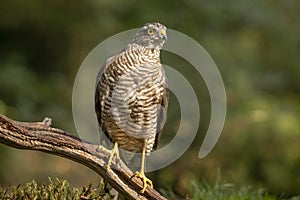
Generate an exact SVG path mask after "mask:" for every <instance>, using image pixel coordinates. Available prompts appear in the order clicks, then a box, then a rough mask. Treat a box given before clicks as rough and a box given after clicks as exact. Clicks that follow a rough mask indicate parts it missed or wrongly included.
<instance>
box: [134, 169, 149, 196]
mask: <svg viewBox="0 0 300 200" xmlns="http://www.w3.org/2000/svg"><path fill="white" fill-rule="evenodd" d="M135 176H136V177H138V178H140V179H142V181H143V189H142V190H141V193H144V192H145V191H146V189H147V185H148V186H149V187H151V188H153V184H152V181H151V180H150V179H149V178H147V177H146V176H145V174H144V173H143V172H136V173H135Z"/></svg>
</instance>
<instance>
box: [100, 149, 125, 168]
mask: <svg viewBox="0 0 300 200" xmlns="http://www.w3.org/2000/svg"><path fill="white" fill-rule="evenodd" d="M99 149H101V150H103V151H105V152H108V153H110V156H109V159H108V162H107V166H106V169H107V170H110V165H111V162H112V158H113V156H114V155H115V154H116V157H117V159H119V160H120V154H119V150H118V143H115V144H114V147H113V148H112V150H108V149H106V148H105V147H103V146H99Z"/></svg>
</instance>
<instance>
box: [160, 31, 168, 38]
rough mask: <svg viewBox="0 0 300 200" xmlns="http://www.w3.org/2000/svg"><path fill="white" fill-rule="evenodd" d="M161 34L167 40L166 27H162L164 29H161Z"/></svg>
mask: <svg viewBox="0 0 300 200" xmlns="http://www.w3.org/2000/svg"><path fill="white" fill-rule="evenodd" d="M160 35H161V37H162V38H163V39H164V40H167V32H166V30H165V29H162V30H161V31H160Z"/></svg>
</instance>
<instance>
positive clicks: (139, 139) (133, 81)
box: [95, 23, 168, 154]
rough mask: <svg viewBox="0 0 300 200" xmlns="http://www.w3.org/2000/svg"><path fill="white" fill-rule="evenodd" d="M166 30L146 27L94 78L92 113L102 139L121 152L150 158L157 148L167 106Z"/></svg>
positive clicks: (159, 26)
mask: <svg viewBox="0 0 300 200" xmlns="http://www.w3.org/2000/svg"><path fill="white" fill-rule="evenodd" d="M165 41H166V27H165V26H164V25H162V24H160V23H148V24H145V25H144V26H143V27H142V28H141V29H140V30H139V31H138V32H137V34H136V35H135V36H134V38H133V40H132V41H131V42H130V43H129V44H128V45H127V46H126V47H125V49H124V50H123V51H121V52H120V53H119V54H117V55H114V56H112V57H110V58H108V59H107V60H106V62H105V64H104V66H103V68H102V69H101V70H100V72H99V74H98V77H97V84H96V92H95V109H96V113H97V118H98V122H99V125H100V127H101V129H102V131H103V132H104V133H105V135H106V136H107V137H108V138H109V139H110V140H111V141H112V142H113V143H118V145H119V147H120V148H121V149H124V150H127V151H131V152H141V151H142V150H143V148H146V149H145V151H146V153H147V154H149V153H150V152H151V151H152V150H153V149H155V148H156V147H157V143H158V139H159V136H160V134H161V131H162V130H161V129H162V124H163V122H164V121H165V118H166V110H167V104H168V92H167V89H166V87H167V79H166V75H165V72H164V70H163V68H162V65H161V62H160V50H161V48H162V46H163V44H164V42H165Z"/></svg>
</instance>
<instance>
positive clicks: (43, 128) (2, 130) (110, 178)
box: [0, 114, 166, 200]
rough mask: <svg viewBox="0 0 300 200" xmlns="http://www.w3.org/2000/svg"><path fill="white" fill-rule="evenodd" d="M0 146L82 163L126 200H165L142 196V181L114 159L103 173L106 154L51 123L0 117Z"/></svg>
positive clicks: (150, 190)
mask: <svg viewBox="0 0 300 200" xmlns="http://www.w3.org/2000/svg"><path fill="white" fill-rule="evenodd" d="M0 143H3V144H5V145H8V146H11V147H14V148H18V149H28V150H35V151H42V152H46V153H50V154H55V155H58V156H62V157H65V158H67V159H70V160H73V161H75V162H78V163H81V164H83V165H85V166H87V167H89V168H91V169H92V170H94V171H95V172H96V173H98V174H99V175H100V176H102V177H103V178H104V179H105V180H106V181H107V182H108V183H109V184H110V185H111V186H112V187H113V188H115V189H116V190H117V191H118V192H120V193H121V194H122V195H123V196H125V197H126V198H128V199H158V200H160V199H161V200H166V198H165V197H163V196H161V195H160V194H159V193H158V192H157V191H156V190H155V189H153V188H149V187H147V190H146V191H145V193H143V194H141V193H140V190H141V188H142V184H143V183H142V181H141V180H140V179H139V178H137V177H134V176H133V175H134V173H133V172H132V171H131V170H130V169H129V168H128V167H127V166H126V165H125V164H124V163H122V162H117V163H116V160H115V159H114V160H113V162H112V167H111V170H106V165H105V164H106V163H107V160H108V158H109V153H108V152H105V151H103V150H101V149H99V148H98V145H95V144H91V143H89V142H87V141H83V140H81V139H80V138H77V137H75V136H74V135H72V134H69V133H67V132H66V131H63V130H60V129H57V128H53V127H51V119H49V118H45V119H44V121H43V122H18V121H14V120H12V119H9V118H8V117H6V116H4V115H2V114H0Z"/></svg>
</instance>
